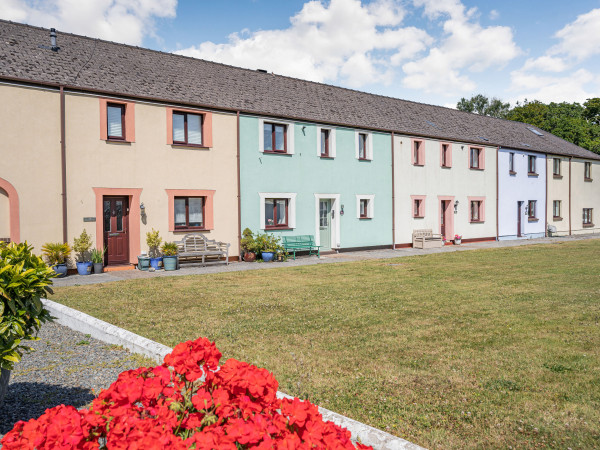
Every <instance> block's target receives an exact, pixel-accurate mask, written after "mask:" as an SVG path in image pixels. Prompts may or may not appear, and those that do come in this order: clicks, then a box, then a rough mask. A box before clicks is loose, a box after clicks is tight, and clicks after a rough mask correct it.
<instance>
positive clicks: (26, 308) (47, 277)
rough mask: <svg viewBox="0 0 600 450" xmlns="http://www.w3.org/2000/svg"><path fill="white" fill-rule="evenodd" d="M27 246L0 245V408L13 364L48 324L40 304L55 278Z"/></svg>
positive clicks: (14, 244)
mask: <svg viewBox="0 0 600 450" xmlns="http://www.w3.org/2000/svg"><path fill="white" fill-rule="evenodd" d="M32 249H33V247H31V246H30V245H28V244H27V242H25V243H23V244H16V243H12V244H7V243H5V242H0V293H1V295H0V406H1V405H2V401H3V400H4V395H5V394H6V390H7V388H8V379H9V378H10V372H11V370H12V369H13V368H14V363H17V362H19V361H20V360H21V356H23V352H26V351H30V350H31V348H30V347H29V346H28V345H26V344H25V342H24V341H33V340H36V339H37V337H36V336H35V335H36V334H37V332H38V331H39V329H40V327H41V325H42V324H43V323H45V322H47V321H50V320H52V318H51V316H50V313H49V312H48V311H47V310H46V309H44V305H43V304H42V302H41V301H40V299H41V298H45V297H46V293H47V292H50V293H51V292H52V290H51V289H50V288H49V285H50V284H52V278H53V277H55V276H56V273H55V272H54V270H52V269H51V268H49V267H48V266H47V265H46V264H45V263H44V261H42V259H41V258H40V257H39V256H36V255H34V254H33V253H32Z"/></svg>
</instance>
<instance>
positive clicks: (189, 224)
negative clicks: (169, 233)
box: [174, 197, 206, 230]
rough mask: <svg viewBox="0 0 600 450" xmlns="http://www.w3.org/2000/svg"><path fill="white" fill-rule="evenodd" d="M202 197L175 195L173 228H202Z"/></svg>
mask: <svg viewBox="0 0 600 450" xmlns="http://www.w3.org/2000/svg"><path fill="white" fill-rule="evenodd" d="M205 203H206V201H205V198H204V197H175V199H174V211H175V230H181V229H186V230H187V229H204V205H205Z"/></svg>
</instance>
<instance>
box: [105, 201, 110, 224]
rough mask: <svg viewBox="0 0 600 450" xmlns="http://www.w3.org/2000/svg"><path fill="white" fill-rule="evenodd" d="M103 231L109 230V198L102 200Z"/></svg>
mask: <svg viewBox="0 0 600 450" xmlns="http://www.w3.org/2000/svg"><path fill="white" fill-rule="evenodd" d="M104 231H110V200H104Z"/></svg>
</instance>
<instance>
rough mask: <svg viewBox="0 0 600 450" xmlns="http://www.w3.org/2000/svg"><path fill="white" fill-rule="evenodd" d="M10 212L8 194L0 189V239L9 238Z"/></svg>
mask: <svg viewBox="0 0 600 450" xmlns="http://www.w3.org/2000/svg"><path fill="white" fill-rule="evenodd" d="M9 213H10V211H9V210H8V194H7V193H6V192H5V191H4V190H3V189H1V188H0V238H9V237H10V217H9V215H8V214H9Z"/></svg>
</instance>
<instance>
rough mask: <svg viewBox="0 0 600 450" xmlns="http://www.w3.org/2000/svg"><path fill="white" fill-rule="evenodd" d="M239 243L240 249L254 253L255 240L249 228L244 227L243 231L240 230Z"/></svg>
mask: <svg viewBox="0 0 600 450" xmlns="http://www.w3.org/2000/svg"><path fill="white" fill-rule="evenodd" d="M240 245H241V247H242V250H244V251H246V252H250V253H256V240H255V239H254V234H253V233H252V230H250V228H246V229H244V231H242V239H241V240H240Z"/></svg>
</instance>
